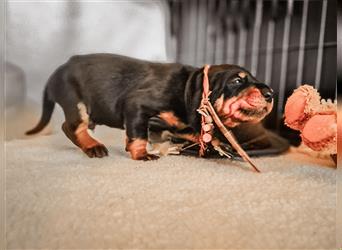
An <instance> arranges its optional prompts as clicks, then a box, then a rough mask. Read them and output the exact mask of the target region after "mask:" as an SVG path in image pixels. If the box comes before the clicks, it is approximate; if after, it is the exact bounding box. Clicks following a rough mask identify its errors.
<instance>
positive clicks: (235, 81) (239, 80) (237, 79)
mask: <svg viewBox="0 0 342 250" xmlns="http://www.w3.org/2000/svg"><path fill="white" fill-rule="evenodd" d="M232 83H233V84H241V83H242V81H241V78H236V79H234V80H233V82H232Z"/></svg>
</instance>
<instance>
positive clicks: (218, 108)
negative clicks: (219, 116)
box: [214, 94, 223, 112]
mask: <svg viewBox="0 0 342 250" xmlns="http://www.w3.org/2000/svg"><path fill="white" fill-rule="evenodd" d="M214 107H215V109H216V111H217V112H220V111H221V110H222V108H223V94H222V95H221V96H220V97H219V98H218V99H217V100H216V101H215V103H214Z"/></svg>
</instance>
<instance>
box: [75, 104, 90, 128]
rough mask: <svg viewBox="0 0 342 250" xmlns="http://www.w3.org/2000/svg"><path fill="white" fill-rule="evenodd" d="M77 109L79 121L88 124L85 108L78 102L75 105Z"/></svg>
mask: <svg viewBox="0 0 342 250" xmlns="http://www.w3.org/2000/svg"><path fill="white" fill-rule="evenodd" d="M77 108H78V113H79V114H80V116H81V120H82V121H83V122H85V123H89V115H88V113H87V107H86V106H85V105H84V103H82V102H79V103H78V104H77Z"/></svg>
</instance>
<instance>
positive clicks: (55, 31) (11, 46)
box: [6, 1, 166, 103]
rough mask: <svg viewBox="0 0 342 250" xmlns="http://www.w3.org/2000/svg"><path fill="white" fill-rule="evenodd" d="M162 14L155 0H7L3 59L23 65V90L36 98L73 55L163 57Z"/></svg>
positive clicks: (164, 53)
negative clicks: (50, 76)
mask: <svg viewBox="0 0 342 250" xmlns="http://www.w3.org/2000/svg"><path fill="white" fill-rule="evenodd" d="M164 18H165V17H164V14H163V4H162V3H161V2H159V1H102V2H100V1H99V2H96V1H93V2H81V1H80V2H77V1H73V2H71V1H46V2H37V1H32V2H30V1H20V2H18V1H8V2H7V20H6V22H7V25H6V28H7V29H6V36H7V41H6V52H7V53H6V60H7V61H8V62H11V63H12V64H14V65H16V66H18V67H19V68H21V69H22V70H23V72H24V74H25V78H26V90H27V96H28V97H29V98H31V99H33V100H34V101H37V102H39V103H40V100H41V93H42V89H43V86H44V84H45V82H46V80H47V78H48V77H49V75H50V74H51V73H52V72H53V70H54V69H55V68H56V67H57V66H58V65H60V64H62V63H64V62H65V61H66V60H67V59H68V58H69V57H70V56H71V55H74V54H85V53H96V52H109V53H118V54H123V55H127V56H132V57H137V58H142V59H149V60H166V52H165V20H164ZM7 87H8V88H10V87H11V83H10V82H7Z"/></svg>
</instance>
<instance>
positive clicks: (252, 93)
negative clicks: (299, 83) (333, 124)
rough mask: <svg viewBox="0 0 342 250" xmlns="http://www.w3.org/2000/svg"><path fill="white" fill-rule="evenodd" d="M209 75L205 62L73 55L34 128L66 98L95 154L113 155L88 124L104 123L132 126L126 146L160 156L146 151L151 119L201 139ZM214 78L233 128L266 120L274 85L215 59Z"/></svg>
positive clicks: (71, 117)
mask: <svg viewBox="0 0 342 250" xmlns="http://www.w3.org/2000/svg"><path fill="white" fill-rule="evenodd" d="M202 81H203V68H195V67H191V66H185V65H181V64H176V63H152V62H147V61H142V60H137V59H133V58H128V57H124V56H118V55H112V54H92V55H80V56H73V57H71V58H70V59H69V61H68V62H66V63H65V64H63V65H61V66H60V67H59V68H58V69H57V70H56V71H55V72H54V73H53V74H52V75H51V77H50V78H49V80H48V82H47V84H46V88H45V90H44V97H43V113H42V117H41V120H40V121H39V123H38V125H37V126H36V127H35V128H33V129H32V130H30V131H28V132H27V134H34V133H38V132H39V131H41V130H42V129H43V128H44V127H45V126H46V125H47V123H48V122H49V120H50V118H51V115H52V112H53V109H54V106H55V103H58V104H59V105H60V106H61V107H62V109H63V111H64V114H65V122H64V123H63V125H62V129H63V131H64V133H65V134H66V136H67V137H68V138H69V139H70V140H71V141H72V142H73V143H74V144H75V145H77V146H78V147H80V148H81V149H82V150H83V151H84V152H85V153H86V154H87V155H88V156H89V157H103V156H106V155H108V150H107V149H106V147H105V146H104V145H103V144H102V143H100V142H98V141H96V140H95V139H93V138H92V137H91V136H90V135H89V134H88V128H91V129H93V128H94V127H95V125H96V124H104V125H107V126H109V127H114V128H121V129H125V130H126V134H127V142H126V150H127V151H129V152H130V153H131V156H132V158H133V159H135V160H150V159H156V158H157V156H155V155H151V154H148V153H147V151H146V144H147V140H148V123H149V119H150V118H152V117H159V118H160V119H162V120H164V121H165V122H166V123H167V124H168V125H169V126H171V127H173V128H174V129H175V130H177V131H179V133H178V134H179V135H180V136H181V137H182V136H183V137H184V138H187V139H189V140H193V141H196V140H197V138H198V134H199V132H200V128H201V125H200V115H199V114H198V112H197V109H198V107H199V105H200V102H201V97H202V90H203V87H202ZM209 81H210V90H211V95H210V101H211V102H212V104H213V105H214V107H215V109H216V111H217V113H218V114H219V116H220V117H221V119H222V121H223V122H224V124H225V125H226V126H227V127H234V126H236V125H238V124H240V123H244V122H259V121H260V120H261V119H263V118H264V117H265V116H266V115H267V114H268V113H269V112H270V110H271V109H272V104H273V98H272V90H271V89H270V88H269V87H268V86H267V85H265V84H263V83H260V82H258V81H257V80H256V79H255V78H254V77H253V76H252V75H251V74H250V73H249V72H248V71H246V70H245V69H243V68H241V67H239V66H236V65H213V66H211V67H210V70H209ZM184 131H186V133H184Z"/></svg>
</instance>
